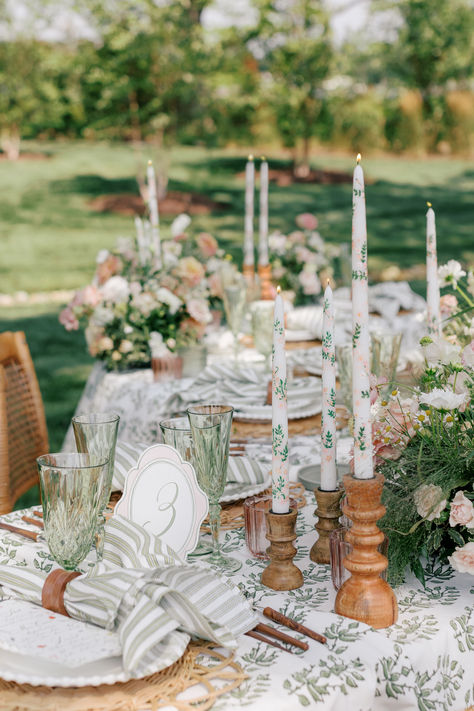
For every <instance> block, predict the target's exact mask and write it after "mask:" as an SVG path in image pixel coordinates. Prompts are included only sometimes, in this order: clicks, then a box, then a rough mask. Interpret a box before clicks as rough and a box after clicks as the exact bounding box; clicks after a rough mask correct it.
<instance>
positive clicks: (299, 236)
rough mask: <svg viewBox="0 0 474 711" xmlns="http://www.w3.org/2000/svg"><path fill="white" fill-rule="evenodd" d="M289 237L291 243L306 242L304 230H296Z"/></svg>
mask: <svg viewBox="0 0 474 711" xmlns="http://www.w3.org/2000/svg"><path fill="white" fill-rule="evenodd" d="M288 239H289V241H290V244H304V243H305V242H306V237H305V236H304V232H298V230H295V232H292V233H291V234H289V235H288Z"/></svg>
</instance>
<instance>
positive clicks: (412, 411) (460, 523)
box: [372, 338, 474, 585]
mask: <svg viewBox="0 0 474 711" xmlns="http://www.w3.org/2000/svg"><path fill="white" fill-rule="evenodd" d="M422 344H423V345H422V348H423V353H424V357H425V369H424V371H423V374H422V376H421V381H420V386H419V387H416V388H414V389H411V392H409V393H407V394H406V396H402V393H401V389H399V388H395V389H394V390H392V391H391V393H390V395H388V396H385V397H382V398H381V397H377V399H376V400H375V402H374V404H373V405H372V409H373V418H374V422H373V444H374V457H375V464H376V466H377V467H378V469H379V471H381V472H382V473H383V474H384V476H385V486H384V495H383V502H384V504H385V505H386V507H387V513H386V514H385V516H384V518H383V519H382V520H381V522H380V528H381V529H382V530H383V531H384V532H385V533H386V534H387V536H388V538H389V542H390V545H389V577H390V580H391V582H392V583H393V584H394V585H397V584H399V583H400V582H402V581H403V579H404V573H405V569H406V567H407V566H409V568H411V570H412V571H413V572H414V573H415V575H416V576H417V577H418V578H419V580H421V581H422V583H423V584H424V582H425V579H424V570H423V566H422V563H421V559H422V558H423V557H424V558H427V559H430V558H438V559H441V560H442V561H448V562H449V563H450V564H451V566H452V567H453V568H455V569H456V570H458V571H460V572H466V573H471V574H473V575H474V506H473V501H474V408H473V405H472V395H473V391H474V341H471V343H469V344H468V345H466V346H465V347H464V348H461V346H460V345H456V344H452V343H450V342H449V341H447V340H445V339H443V338H440V339H438V340H432V339H431V338H424V339H422ZM376 392H377V387H376V388H375V389H374V391H373V395H374V397H376Z"/></svg>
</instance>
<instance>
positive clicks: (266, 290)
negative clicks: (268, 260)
mask: <svg viewBox="0 0 474 711" xmlns="http://www.w3.org/2000/svg"><path fill="white" fill-rule="evenodd" d="M258 277H259V279H260V298H261V299H262V301H272V300H273V299H274V290H273V285H272V267H271V265H270V264H259V265H258Z"/></svg>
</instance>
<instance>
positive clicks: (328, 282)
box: [326, 277, 331, 286]
mask: <svg viewBox="0 0 474 711" xmlns="http://www.w3.org/2000/svg"><path fill="white" fill-rule="evenodd" d="M330 282H331V280H330V279H329V277H328V280H327V284H326V286H329V284H330Z"/></svg>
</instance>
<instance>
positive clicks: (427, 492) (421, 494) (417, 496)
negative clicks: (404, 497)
mask: <svg viewBox="0 0 474 711" xmlns="http://www.w3.org/2000/svg"><path fill="white" fill-rule="evenodd" d="M413 499H414V501H415V506H416V510H417V511H418V513H419V515H420V516H421V518H425V519H426V520H427V521H433V520H434V519H435V518H439V516H440V514H441V512H442V511H443V510H444V509H445V508H446V504H447V503H448V502H447V500H446V499H443V490H442V489H441V487H440V486H436V485H435V484H422V485H421V486H419V487H418V489H416V491H415V492H414V493H413Z"/></svg>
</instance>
